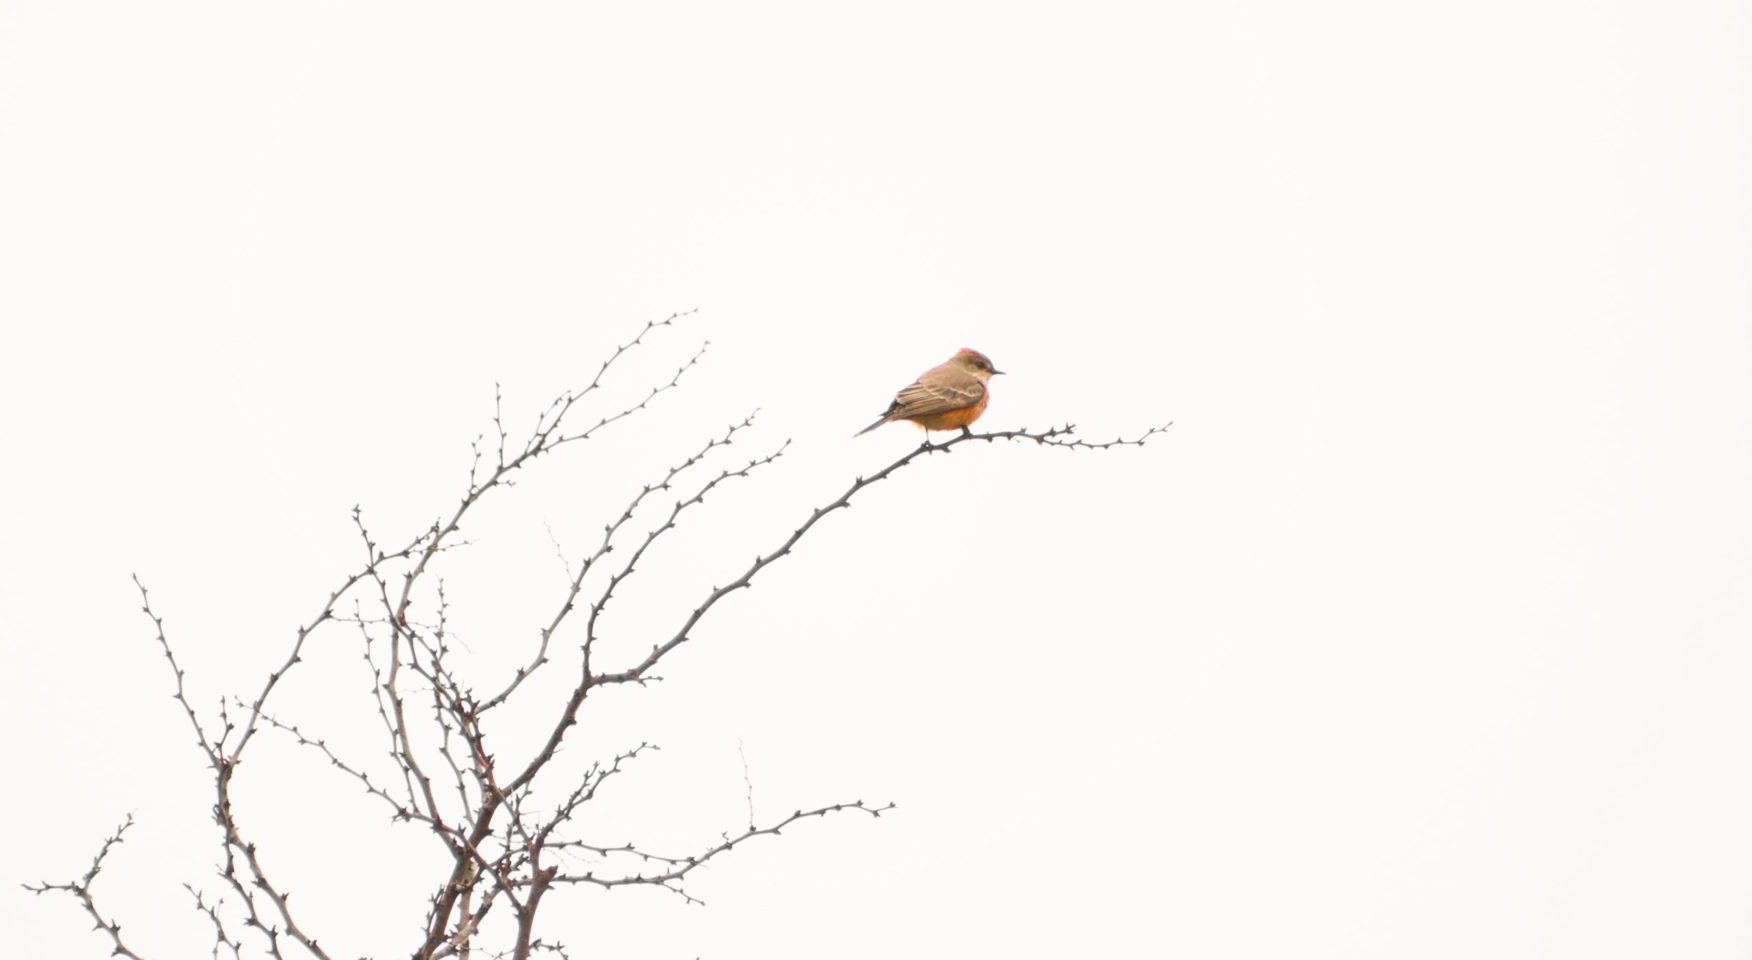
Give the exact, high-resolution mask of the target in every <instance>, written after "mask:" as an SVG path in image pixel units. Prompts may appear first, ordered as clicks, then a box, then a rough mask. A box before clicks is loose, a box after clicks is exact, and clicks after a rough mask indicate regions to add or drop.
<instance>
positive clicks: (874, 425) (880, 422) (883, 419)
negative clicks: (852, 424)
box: [852, 414, 888, 437]
mask: <svg viewBox="0 0 1752 960" xmlns="http://www.w3.org/2000/svg"><path fill="white" fill-rule="evenodd" d="M887 422H888V415H887V414H883V415H882V416H880V417H877V418H876V422H875V423H872V424H870V425H869V426H867V427H865V428H864V429H862V430H859V431H858V432H857V433H854V434H852V436H854V437H861V436H863V435H864V434H866V433H869V432H870V431H872V430H874V429H876V428H877V427H880V426H882V425H883V424H885V423H887Z"/></svg>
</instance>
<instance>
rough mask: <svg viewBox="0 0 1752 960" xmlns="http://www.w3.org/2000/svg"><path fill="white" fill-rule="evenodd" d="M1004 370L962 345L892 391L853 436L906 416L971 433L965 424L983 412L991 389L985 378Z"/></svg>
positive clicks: (935, 426)
mask: <svg viewBox="0 0 1752 960" xmlns="http://www.w3.org/2000/svg"><path fill="white" fill-rule="evenodd" d="M1003 372H1004V371H1002V370H999V369H997V368H996V367H994V366H992V362H991V360H989V359H987V357H986V355H985V354H983V353H980V352H979V351H978V350H971V349H968V348H967V347H962V348H961V349H960V350H959V351H957V352H956V354H955V356H953V357H950V358H949V359H948V360H945V361H944V362H942V363H939V364H937V365H936V366H934V367H932V368H931V369H929V370H926V371H925V372H924V373H921V374H919V378H918V379H917V380H914V381H913V382H912V383H911V384H909V385H907V386H906V387H904V388H902V389H901V391H900V392H899V393H897V394H895V395H894V402H893V403H890V404H889V405H888V409H887V410H885V411H883V413H882V416H880V417H877V418H876V422H875V423H872V424H870V425H869V426H867V427H865V428H864V429H862V430H859V431H858V432H857V433H855V434H853V436H857V437H861V436H863V435H864V434H866V433H869V432H870V431H872V430H874V429H876V428H877V427H880V426H882V425H883V424H885V423H893V422H894V421H896V420H908V421H911V422H913V423H916V424H918V425H919V426H920V427H923V428H924V429H925V430H927V431H929V430H954V429H957V428H959V429H960V430H961V432H962V433H964V434H966V433H972V432H973V431H971V430H969V429H968V424H971V423H973V421H975V420H978V419H979V417H980V414H982V413H985V408H986V404H987V403H988V402H989V401H990V400H991V392H990V391H989V390H987V389H986V381H987V380H990V379H991V378H992V377H995V376H997V375H998V374H1001V373H1003Z"/></svg>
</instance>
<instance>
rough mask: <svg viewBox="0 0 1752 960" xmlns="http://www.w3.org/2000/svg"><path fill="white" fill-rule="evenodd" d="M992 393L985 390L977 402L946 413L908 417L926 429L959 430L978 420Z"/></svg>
mask: <svg viewBox="0 0 1752 960" xmlns="http://www.w3.org/2000/svg"><path fill="white" fill-rule="evenodd" d="M991 399H992V395H991V393H989V392H987V393H985V394H983V395H982V396H981V397H980V398H979V402H978V403H974V404H969V405H967V406H965V407H962V408H961V409H959V410H950V411H948V412H947V413H928V414H925V415H924V416H922V417H908V418H907V419H908V420H911V421H912V422H913V423H916V424H918V425H919V426H921V427H924V428H925V429H926V430H959V429H961V428H962V427H965V426H968V425H969V424H971V423H973V421H975V420H978V419H979V417H980V414H983V413H985V408H986V404H987V403H989V402H991Z"/></svg>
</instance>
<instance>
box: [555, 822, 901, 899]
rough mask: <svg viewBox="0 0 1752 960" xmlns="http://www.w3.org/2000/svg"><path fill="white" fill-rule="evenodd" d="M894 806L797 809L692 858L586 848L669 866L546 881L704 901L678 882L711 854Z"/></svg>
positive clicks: (627, 849) (628, 849) (562, 876)
mask: <svg viewBox="0 0 1752 960" xmlns="http://www.w3.org/2000/svg"><path fill="white" fill-rule="evenodd" d="M893 809H895V805H894V804H892V803H886V804H883V805H882V806H879V807H877V806H870V805H869V804H866V803H865V802H864V801H862V800H858V801H855V802H853V803H836V804H833V805H831V806H826V807H817V808H815V809H814V810H798V811H797V812H796V813H793V814H791V815H790V816H788V817H786V818H785V819H783V820H780V821H779V822H778V823H775V824H773V825H772V826H770V827H753V826H751V827H749V828H748V830H746V831H745V832H743V833H742V834H740V835H738V836H735V837H731V836H728V835H726V836H725V837H724V840H723V842H722V843H719V844H718V845H716V846H714V847H711V848H709V849H707V850H705V851H704V852H702V853H698V854H695V855H694V856H691V857H660V856H656V855H654V854H647V853H642V852H640V851H638V850H636V849H634V848H633V846H632V845H631V844H628V845H626V846H624V847H608V848H602V847H593V848H587V849H592V850H595V851H597V852H600V853H604V854H610V853H630V854H632V855H634V856H638V857H641V858H643V859H644V860H647V861H660V862H662V863H664V864H667V865H668V866H667V867H666V868H665V869H663V870H659V871H656V872H654V873H636V874H633V875H632V876H624V875H623V876H614V877H600V876H597V875H596V874H595V873H594V872H590V873H583V874H567V873H561V874H555V875H554V876H553V877H552V878H551V880H550V881H549V882H550V883H572V884H595V885H596V886H599V887H625V886H634V885H638V884H645V885H649V886H657V887H662V888H663V889H665V890H668V891H670V892H671V893H674V894H677V895H679V896H680V897H681V898H682V899H684V900H686V901H687V902H689V903H696V904H703V903H704V901H702V900H700V899H698V898H696V897H694V896H692V895H691V894H689V893H688V892H687V891H686V890H683V889H682V888H681V886H680V884H681V881H682V879H683V878H685V877H686V876H687V875H688V874H689V873H692V872H693V871H694V870H695V869H696V868H698V867H699V866H701V865H702V864H705V863H707V862H708V861H710V860H711V859H713V858H714V857H717V856H718V855H720V854H724V853H729V852H730V851H731V850H734V849H735V848H736V847H737V846H739V845H741V844H743V843H746V842H747V841H749V840H752V839H753V838H755V837H764V836H769V835H770V836H778V834H779V831H781V830H783V829H784V828H786V827H788V826H790V825H791V824H793V823H796V822H797V821H799V820H806V819H808V818H810V817H825V816H827V815H828V814H830V813H839V812H841V811H844V810H861V811H863V812H864V813H867V814H869V815H870V816H872V817H880V816H882V815H883V814H884V813H887V812H888V811H890V810H893ZM572 846H582V845H581V844H572Z"/></svg>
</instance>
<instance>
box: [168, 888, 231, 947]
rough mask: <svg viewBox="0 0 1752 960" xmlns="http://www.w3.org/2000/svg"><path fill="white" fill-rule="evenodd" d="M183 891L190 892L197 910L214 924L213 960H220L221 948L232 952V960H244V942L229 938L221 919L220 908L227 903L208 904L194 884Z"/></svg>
mask: <svg viewBox="0 0 1752 960" xmlns="http://www.w3.org/2000/svg"><path fill="white" fill-rule="evenodd" d="M183 889H184V890H187V891H188V892H189V896H191V897H194V898H195V909H196V910H199V911H200V912H201V913H204V914H206V916H207V919H208V920H210V921H211V922H212V924H213V960H219V949H220V948H221V947H223V948H225V949H227V950H230V951H231V960H243V941H242V940H233V939H231V938H230V937H228V936H227V935H226V933H225V922H224V921H223V920H220V919H219V908H220V907H222V906H224V905H225V902H224V901H223V900H221V901H219V902H218V903H208V902H207V900H206V898H205V897H202V896H201V891H199V890H196V889H195V888H194V885H193V884H188V883H185V884H183Z"/></svg>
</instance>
